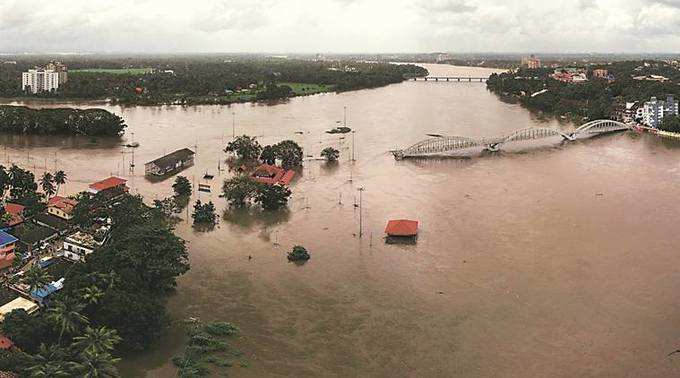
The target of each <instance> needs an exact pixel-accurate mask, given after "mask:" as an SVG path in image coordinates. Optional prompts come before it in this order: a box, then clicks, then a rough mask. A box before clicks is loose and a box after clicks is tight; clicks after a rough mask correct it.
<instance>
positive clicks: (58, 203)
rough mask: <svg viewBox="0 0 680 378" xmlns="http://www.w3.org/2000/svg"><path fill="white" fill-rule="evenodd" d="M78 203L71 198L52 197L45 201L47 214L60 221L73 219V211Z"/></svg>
mask: <svg viewBox="0 0 680 378" xmlns="http://www.w3.org/2000/svg"><path fill="white" fill-rule="evenodd" d="M77 204H78V201H76V200H74V199H72V198H66V197H60V196H54V197H52V198H50V200H49V201H47V212H48V213H50V214H52V215H54V216H56V217H59V218H61V219H66V220H69V219H71V218H73V209H75V207H76V205H77Z"/></svg>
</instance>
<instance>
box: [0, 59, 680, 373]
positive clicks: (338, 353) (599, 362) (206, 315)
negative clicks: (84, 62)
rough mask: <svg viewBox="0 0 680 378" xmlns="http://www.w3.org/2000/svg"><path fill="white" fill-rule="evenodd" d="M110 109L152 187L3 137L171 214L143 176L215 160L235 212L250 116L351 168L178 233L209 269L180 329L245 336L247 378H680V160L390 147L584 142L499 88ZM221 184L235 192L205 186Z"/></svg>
mask: <svg viewBox="0 0 680 378" xmlns="http://www.w3.org/2000/svg"><path fill="white" fill-rule="evenodd" d="M428 68H429V69H430V70H431V71H432V73H433V74H451V75H454V74H461V73H471V74H473V75H476V74H484V73H488V71H484V70H480V69H469V68H459V67H451V66H428ZM30 105H35V106H57V105H56V104H45V103H39V104H35V103H33V104H30ZM70 105H74V106H79V107H92V106H93V105H91V104H82V103H75V104H73V103H72V104H70ZM343 106H347V107H348V124H349V126H350V127H352V128H354V129H356V131H357V132H356V145H355V156H356V162H354V163H352V162H351V161H349V159H350V158H351V146H352V143H351V134H347V135H329V134H325V133H324V131H325V130H328V129H331V128H333V127H335V126H337V125H338V123H337V121H341V120H342V117H343ZM103 107H105V108H106V109H108V110H111V111H113V112H115V113H117V114H120V115H122V116H123V117H124V118H125V120H126V121H127V123H128V125H130V128H129V129H128V134H127V136H126V137H127V138H130V137H131V133H132V132H134V139H135V140H136V141H139V142H140V143H141V146H140V147H139V148H138V149H136V151H135V162H136V163H137V167H136V170H135V172H134V174H129V173H128V172H127V170H126V166H127V164H129V161H130V158H131V155H129V154H122V153H121V151H122V150H123V148H121V145H120V144H121V142H120V141H116V140H101V139H96V138H95V139H89V138H61V137H18V136H1V137H0V142H1V143H2V146H3V150H1V151H0V160H2V161H4V162H6V161H7V160H8V159H9V160H10V161H16V162H18V163H20V164H22V165H24V166H26V165H28V166H30V167H32V168H33V167H35V169H36V171H37V173H38V174H42V170H43V169H44V168H45V166H47V167H48V168H49V169H53V168H54V167H55V166H57V167H59V168H60V169H64V170H65V171H66V172H67V173H68V176H69V183H68V184H67V185H66V186H65V187H64V188H63V189H62V193H69V192H75V191H78V190H83V189H85V188H86V186H87V184H88V183H90V182H92V181H94V180H97V179H100V178H103V177H105V176H107V175H109V174H112V173H113V174H118V175H121V176H123V177H126V178H128V179H129V180H130V186H131V187H132V188H133V192H135V193H140V194H142V195H144V196H145V197H147V198H148V199H153V198H162V197H165V196H168V195H170V194H171V187H170V185H171V183H172V180H166V181H162V182H157V183H151V182H149V181H147V180H146V179H145V178H144V177H143V163H144V162H146V161H149V160H152V159H153V158H156V157H158V156H161V155H163V153H164V152H165V153H167V152H171V151H173V150H174V149H178V148H182V147H190V148H191V147H192V146H198V148H197V149H198V155H197V158H196V165H195V166H194V167H193V168H191V169H189V170H187V171H185V173H184V174H185V175H187V176H188V177H190V178H191V179H192V181H194V182H195V183H198V182H204V183H209V184H211V185H212V187H213V193H212V194H205V193H203V194H200V195H196V196H195V198H201V199H202V200H208V199H211V200H213V201H214V202H215V203H216V204H217V206H218V208H220V209H224V208H225V202H224V200H222V199H220V198H218V197H217V193H218V191H219V187H220V186H221V181H222V180H223V179H224V178H225V177H228V173H226V172H221V173H220V172H218V171H217V163H218V161H219V160H220V159H223V158H224V157H225V155H224V153H222V152H221V149H222V147H223V144H224V143H226V141H228V140H229V139H230V138H231V133H232V117H233V115H232V113H235V120H236V122H235V125H236V133H237V134H243V133H246V134H250V135H255V136H257V137H258V139H259V140H260V141H261V142H262V143H265V144H266V143H273V142H277V141H279V140H282V139H293V140H296V141H298V142H299V143H300V144H301V145H302V146H303V147H304V148H305V151H306V154H311V155H314V156H318V155H319V152H320V151H321V149H322V148H324V147H326V146H335V147H336V148H338V149H339V150H340V151H341V158H340V163H339V164H338V165H337V166H334V167H328V166H326V164H325V163H323V162H320V161H316V160H312V159H310V160H308V161H306V162H305V167H304V170H303V172H302V173H301V174H300V175H298V177H297V179H296V180H295V181H294V183H293V184H292V190H293V193H294V194H293V196H292V199H291V202H290V206H289V208H290V209H289V211H288V212H284V213H276V214H267V215H263V214H260V213H258V212H251V213H234V212H227V213H224V214H222V215H223V219H222V220H221V221H220V223H219V225H218V226H217V228H216V229H215V230H214V231H211V232H199V231H196V230H193V229H192V228H191V226H190V225H189V224H187V223H186V222H182V223H181V224H179V225H178V227H177V232H178V233H179V234H180V235H181V236H182V237H183V238H185V239H186V240H187V241H188V245H189V250H190V256H191V265H192V269H191V271H190V272H189V273H188V274H186V275H185V276H183V277H182V278H181V279H180V280H179V287H178V290H177V293H176V294H175V295H174V296H172V297H171V298H170V300H169V303H168V306H169V310H170V313H171V314H172V317H173V319H175V320H179V319H183V318H186V317H189V316H194V317H200V318H202V319H204V320H224V321H230V322H233V323H236V324H237V325H238V326H239V327H240V328H241V336H240V337H239V338H238V339H237V340H236V341H235V345H236V346H237V347H238V348H239V349H240V350H241V351H242V352H243V353H244V355H243V357H242V360H243V361H245V362H246V364H247V367H239V366H237V367H233V368H230V369H228V371H227V373H228V374H231V375H233V376H247V377H260V376H390V377H393V376H397V377H398V376H408V377H413V376H423V377H437V376H441V377H445V376H446V377H448V376H517V377H520V376H521V377H525V376H565V377H573V376H677V375H678V374H680V357H675V358H674V357H670V358H669V357H666V355H667V354H668V353H669V352H671V351H673V350H675V349H676V348H678V347H680V307H678V297H679V295H678V288H679V287H680V274H679V273H680V272H679V268H678V266H680V253H679V252H678V245H680V233H678V232H677V227H678V226H677V223H678V219H679V218H680V207H679V206H678V205H677V199H678V198H680V185H678V184H680V164H679V160H678V158H679V157H680V148H679V146H678V145H677V144H674V143H672V142H668V141H663V140H659V139H656V138H653V137H651V136H649V135H636V134H632V133H618V134H614V135H608V136H604V137H598V138H594V139H590V140H585V141H578V142H575V143H569V144H561V143H558V142H555V143H551V144H546V145H541V146H540V147H539V148H533V149H529V150H518V151H514V152H504V153H500V154H493V155H489V156H475V157H472V158H470V159H455V160H452V159H448V160H425V161H423V160H415V161H413V160H405V161H395V160H394V159H393V158H392V156H391V155H390V154H389V153H388V151H389V150H390V149H393V148H395V147H405V146H407V145H409V144H412V143H415V142H417V141H418V140H420V139H422V138H424V137H425V134H426V133H437V134H448V135H472V136H481V135H494V134H498V133H502V132H507V131H510V130H514V129H517V128H521V127H527V126H536V125H541V126H551V127H561V128H564V129H569V128H571V127H573V126H571V125H568V124H558V123H557V122H556V121H554V120H549V121H545V120H541V119H539V118H537V117H535V116H534V115H532V114H530V113H529V112H528V111H527V110H525V109H523V108H521V107H520V106H517V105H512V104H506V103H503V102H501V101H499V100H498V98H497V97H496V96H495V95H493V94H491V93H489V92H488V91H487V90H486V89H485V87H484V84H479V83H431V82H427V83H425V82H404V83H401V84H397V85H391V86H388V87H385V88H379V89H373V90H362V91H356V92H350V93H343V94H323V95H316V96H311V97H304V98H295V99H292V100H290V101H289V102H287V103H285V104H278V105H271V106H267V105H259V104H241V105H234V106H194V107H167V106H164V107H127V108H126V107H118V106H108V105H104V106H103ZM341 138H344V139H341ZM123 159H125V161H124V160H123ZM206 171H208V172H210V173H212V174H215V175H216V177H215V179H214V180H213V181H204V180H202V179H201V177H202V175H203V173H204V172H206ZM359 187H363V188H365V191H364V192H363V214H364V237H363V238H359V237H358V235H357V234H358V232H359V218H358V217H359V211H358V210H357V208H356V207H355V206H354V202H355V198H356V201H358V191H357V189H358V188H359ZM186 216H187V214H186V213H185V214H183V217H184V218H186ZM390 218H413V219H418V220H419V221H420V222H421V228H420V236H419V239H418V242H417V244H416V245H409V246H402V245H386V244H384V243H383V241H382V236H383V229H384V226H385V223H386V221H387V220H388V219H390ZM295 244H302V245H304V246H305V247H307V248H308V249H309V250H310V251H311V254H312V259H311V260H310V261H309V262H308V263H307V264H305V265H304V266H296V265H293V264H289V263H287V262H286V259H285V252H286V251H287V250H289V249H290V248H291V247H292V246H293V245H295ZM248 256H252V259H251V260H249V259H248ZM182 335H183V333H182V330H181V329H180V328H179V327H177V326H173V327H172V328H171V329H170V330H169V331H168V333H167V334H166V335H165V336H164V337H163V338H162V340H161V341H160V342H159V344H158V345H156V346H155V348H154V349H153V350H151V351H149V352H147V353H143V354H140V355H138V356H135V357H133V358H129V359H127V360H126V361H125V362H124V363H123V364H122V365H121V369H122V372H123V375H124V376H149V377H166V376H172V375H173V374H174V369H173V367H172V365H171V363H170V362H169V361H170V358H171V357H172V356H173V355H174V354H176V353H178V352H179V351H180V350H181V349H182V347H183V343H184V338H183V336H182Z"/></svg>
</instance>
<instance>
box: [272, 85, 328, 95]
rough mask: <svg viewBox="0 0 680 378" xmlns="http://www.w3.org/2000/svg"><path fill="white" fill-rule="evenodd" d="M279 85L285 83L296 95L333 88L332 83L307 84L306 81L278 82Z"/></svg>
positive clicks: (326, 90)
mask: <svg viewBox="0 0 680 378" xmlns="http://www.w3.org/2000/svg"><path fill="white" fill-rule="evenodd" d="M279 85H287V86H289V87H290V88H291V89H292V90H293V93H294V94H295V95H296V96H300V95H309V94H314V93H324V92H330V91H332V90H333V86H332V85H326V84H307V83H279Z"/></svg>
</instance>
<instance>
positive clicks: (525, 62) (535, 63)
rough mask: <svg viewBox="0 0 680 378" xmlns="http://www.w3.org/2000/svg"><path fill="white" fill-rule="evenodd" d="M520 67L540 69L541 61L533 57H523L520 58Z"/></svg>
mask: <svg viewBox="0 0 680 378" xmlns="http://www.w3.org/2000/svg"><path fill="white" fill-rule="evenodd" d="M522 67H526V68H530V69H536V68H541V60H540V59H538V58H536V57H535V56H533V55H532V56H530V57H528V58H527V57H524V58H522Z"/></svg>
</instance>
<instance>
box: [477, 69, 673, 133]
mask: <svg viewBox="0 0 680 378" xmlns="http://www.w3.org/2000/svg"><path fill="white" fill-rule="evenodd" d="M597 68H605V69H607V70H608V71H609V73H610V74H612V75H613V76H614V77H615V80H614V81H613V82H609V81H607V80H603V79H598V78H593V77H592V75H591V73H592V70H593V69H597ZM553 71H554V69H552V68H550V69H549V68H541V69H519V70H517V71H511V72H507V73H501V74H492V75H491V77H490V78H489V80H488V81H487V87H488V88H489V89H490V90H491V91H493V92H495V93H498V94H500V95H502V96H507V97H512V98H515V99H517V100H519V102H520V103H521V104H522V105H524V106H526V107H527V108H529V109H532V110H536V111H542V112H545V113H549V114H554V115H557V116H567V117H572V118H576V119H584V120H585V119H590V120H592V119H598V118H610V117H612V116H614V115H615V111H616V104H622V103H625V102H634V101H648V100H649V98H650V97H652V96H665V95H667V94H674V95H680V86H678V84H677V83H678V82H680V71H679V70H678V69H677V68H676V67H674V66H672V65H670V64H667V63H664V62H658V61H651V62H644V61H624V62H615V63H611V64H607V65H599V66H588V67H587V71H588V77H589V78H590V80H589V81H587V82H585V83H578V84H576V83H563V82H560V81H557V80H554V79H552V78H550V77H549V75H550V74H552V73H553ZM645 75H661V76H665V77H666V78H668V79H669V81H666V82H659V81H650V80H635V79H633V77H635V76H645ZM541 91H545V92H542V93H539V92H541Z"/></svg>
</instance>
